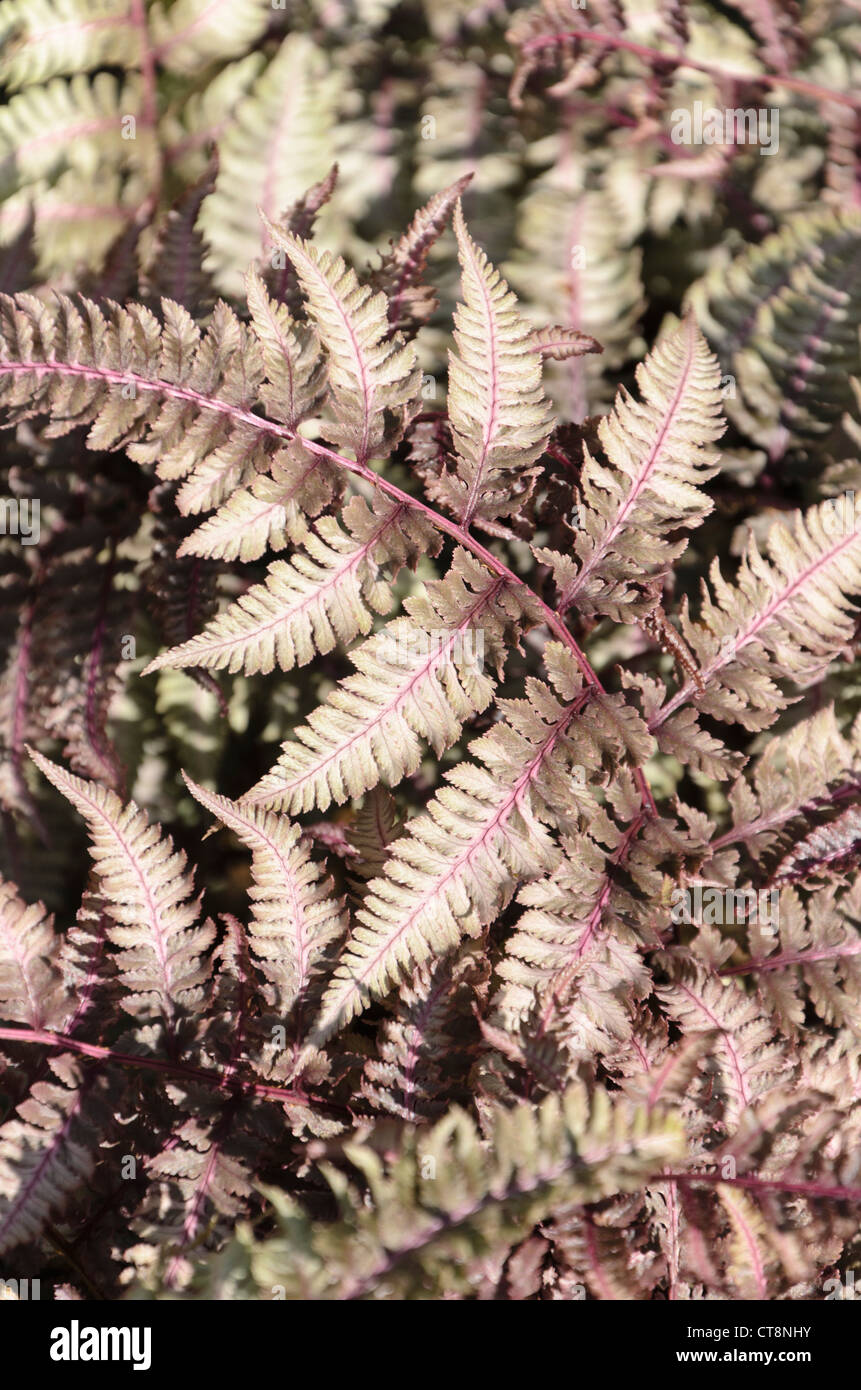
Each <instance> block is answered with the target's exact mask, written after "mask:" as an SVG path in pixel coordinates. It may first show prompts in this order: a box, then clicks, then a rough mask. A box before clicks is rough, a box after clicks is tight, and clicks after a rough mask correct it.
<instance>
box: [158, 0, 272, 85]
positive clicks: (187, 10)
mask: <svg viewBox="0 0 861 1390" xmlns="http://www.w3.org/2000/svg"><path fill="white" fill-rule="evenodd" d="M270 17H271V7H270V5H269V2H268V0H174V2H173V3H172V4H170V5H168V6H165V5H164V4H161V3H157V4H155V5H153V6H152V7H151V8H150V10H149V11H148V14H147V23H148V26H149V29H150V35H151V39H152V50H153V58H154V59H155V61H156V62H157V63H158V64H159V65H160V66H161V67H163V68H166V69H167V71H168V72H175V73H188V74H191V73H197V72H201V71H205V70H206V68H207V67H208V65H209V64H210V63H213V62H217V61H219V60H224V59H227V58H239V57H241V56H242V54H244V53H247V52H248V50H249V49H250V48H252V47H253V46H254V44H255V43H256V41H257V40H258V39H259V38H260V37H261V35H262V34H263V33H264V32H265V30H266V26H267V24H268V23H269V19H270Z"/></svg>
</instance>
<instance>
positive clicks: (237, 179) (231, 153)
mask: <svg viewBox="0 0 861 1390" xmlns="http://www.w3.org/2000/svg"><path fill="white" fill-rule="evenodd" d="M245 3H247V0H245ZM336 95H337V78H336V76H335V74H334V73H333V72H332V71H331V70H330V68H329V64H328V60H327V58H326V55H325V54H324V53H323V51H322V49H320V48H319V47H318V46H317V45H316V44H315V43H314V42H313V41H312V39H311V38H309V37H308V36H307V35H305V34H302V33H292V34H289V35H288V36H287V38H285V39H284V40H283V42H282V44H281V47H280V48H279V49H278V51H277V53H276V54H275V57H274V58H273V59H272V61H271V62H270V63H269V64H268V66H267V67H266V69H265V70H264V72H263V73H262V74H261V75H260V76H259V77H258V78H257V80H256V81H255V83H254V85H253V87H252V88H251V91H250V92H248V93H247V95H245V96H243V97H242V99H241V100H240V101H239V103H238V105H237V107H236V110H235V112H234V114H233V118H232V120H231V122H230V125H229V126H228V128H227V129H226V130H225V131H224V133H223V135H222V137H221V139H220V140H219V143H218V154H219V169H218V177H217V179H216V183H215V189H214V190H213V192H212V193H211V194H210V196H209V197H208V198H207V199H206V201H205V202H204V204H203V206H202V208H201V210H200V219H199V222H198V227H199V229H200V230H201V231H202V232H203V234H204V236H205V238H206V241H207V243H208V245H209V249H210V254H209V257H208V259H207V261H206V269H207V270H209V271H210V273H211V274H212V276H213V278H214V280H215V284H216V287H217V288H218V289H219V291H220V292H221V293H222V294H228V295H234V296H238V295H239V294H240V293H241V291H242V276H243V274H244V272H245V269H246V267H247V266H248V265H250V264H251V263H252V262H253V261H254V260H256V259H257V257H258V256H260V254H261V252H262V251H263V250H264V249H265V241H264V239H263V237H262V236H261V225H260V215H259V212H258V209H260V210H262V212H263V214H264V216H265V217H266V218H270V219H273V218H276V217H278V216H279V215H280V214H281V213H282V212H283V210H284V209H285V208H287V207H290V206H291V204H293V203H295V202H296V200H297V199H299V198H300V197H301V196H302V195H303V194H304V192H305V190H306V189H307V188H308V187H309V186H310V185H311V184H312V183H314V181H315V180H316V179H321V178H322V177H323V175H324V174H325V173H326V170H327V169H329V168H330V167H331V164H332V161H333V156H334V150H333V145H332V130H333V125H334V116H335V105H336ZM287 148H289V152H290V153H289V158H285V149H287Z"/></svg>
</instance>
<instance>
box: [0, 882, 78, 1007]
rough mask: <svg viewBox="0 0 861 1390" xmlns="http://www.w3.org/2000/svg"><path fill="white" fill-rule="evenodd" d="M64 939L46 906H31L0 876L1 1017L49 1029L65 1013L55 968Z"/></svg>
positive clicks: (36, 904)
mask: <svg viewBox="0 0 861 1390" xmlns="http://www.w3.org/2000/svg"><path fill="white" fill-rule="evenodd" d="M59 947H60V938H59V937H58V936H57V935H55V932H54V919H53V917H49V916H48V914H47V912H46V911H45V908H44V906H43V905H42V903H32V904H30V905H28V904H27V903H25V902H23V901H22V900H21V898H19V897H18V894H17V893H16V891H15V885H14V884H13V883H7V882H5V881H4V880H3V879H2V878H0V1014H2V1016H3V1017H4V1018H7V1019H12V1020H15V1021H16V1022H21V1023H29V1024H30V1026H31V1027H32V1028H44V1027H50V1025H51V1024H52V1023H56V1022H57V1019H58V1017H59V1015H60V1014H62V1012H63V993H64V992H63V989H62V977H61V974H60V971H59V968H58V965H57V957H58V951H59Z"/></svg>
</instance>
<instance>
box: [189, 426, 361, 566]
mask: <svg viewBox="0 0 861 1390" xmlns="http://www.w3.org/2000/svg"><path fill="white" fill-rule="evenodd" d="M201 485H202V487H203V489H204V491H205V499H206V500H211V497H212V493H211V491H210V483H209V480H208V479H207V480H198V481H195V482H190V483H186V484H185V485H184V486H183V487H182V488H181V489H180V493H179V495H178V497H177V505H178V506H179V507H180V509H181V510H182V509H185V508H189V509H191V508H193V509H194V510H198V504H199V502H200V501H201V500H204V499H202V498H201ZM225 485H227V486H229V483H228V484H225V483H224V482H223V481H219V482H218V483H217V484H216V486H217V487H218V489H219V491H223V490H224V487H225ZM336 486H337V478H336V470H335V469H334V468H333V467H331V466H330V465H327V464H326V463H325V462H324V461H323V460H322V459H321V458H320V457H319V456H317V455H313V454H312V455H310V456H309V454H308V452H307V450H305V449H303V448H302V446H301V444H296V445H288V447H287V448H286V449H280V450H279V451H278V453H277V454H274V455H273V457H272V460H271V462H270V464H269V469H268V472H265V473H258V474H257V475H256V476H255V478H254V481H253V482H252V483H251V485H250V487H243V488H235V490H234V491H233V492H231V493H230V496H229V497H228V498H227V501H226V502H224V503H222V505H221V506H220V507H219V508H218V511H217V512H215V513H214V514H213V515H212V516H211V517H209V518H208V519H207V520H206V521H204V522H203V524H202V525H201V526H198V528H197V530H196V531H193V532H192V534H191V535H190V536H187V537H186V538H185V540H184V541H183V542H182V545H181V546H180V547H179V550H178V551H177V554H178V555H199V556H201V557H202V558H204V557H205V558H207V559H210V560H243V561H248V560H257V559H259V558H260V556H261V555H263V554H264V552H265V551H267V550H283V549H284V548H285V547H286V546H287V545H288V544H289V543H290V542H291V541H292V542H293V544H294V545H300V544H303V543H307V544H308V545H309V546H311V547H313V548H316V545H317V543H316V541H315V540H314V538H313V533H312V532H310V531H309V526H308V522H309V519H311V518H314V517H317V516H319V514H320V513H321V512H322V511H323V510H324V509H325V508H326V507H328V506H329V505H330V504H331V503H332V500H333V497H334V494H335V491H336ZM324 529H325V523H324Z"/></svg>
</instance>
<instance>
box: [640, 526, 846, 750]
mask: <svg viewBox="0 0 861 1390" xmlns="http://www.w3.org/2000/svg"><path fill="white" fill-rule="evenodd" d="M858 535H859V533H858V532H856V531H850V532H849V534H848V536H845V537H844V539H843V540H842V541H841V542H840V544H839V545H835V546H834V547H833V548H832V549H831V550H829V551H828V552H827V554H825V555H818V556H817V558H816V559H815V560H814V562H813V564H812V565H808V567H807V569H805V570H802V572H801V573H800V574H799V575H797V576H796V578H795V579H793V581H792V583H791V584H790V585H789V587H788V588H786V589H784V590H782V591H781V592H780V593H779V594H778V595H777V596H776V597H775V598H774V599H772V601H771V603H770V604H768V606H767V607H766V608H765V609H764V610H763V611H762V613H760V614H758V615H757V617H756V618H755V619H754V621H753V622H752V623H751V625H750V627H749V628H748V629H747V631H746V632H744V633H742V634H741V635H740V637H739V640H738V642H737V643H736V644H735V645H734V646H733V649H732V651H730V652H727V653H726V654H725V655H724V656H723V657H722V658H716V659H715V660H714V661H712V662H710V663H709V665H708V666H706V667H704V668H703V670H702V671H701V672H700V679H701V680H702V682H703V684H704V685H707V684H708V682H709V680H710V679H711V677H712V676H713V675H714V674H715V672H717V671H720V670H722V669H723V667H724V666H728V665H729V664H730V663H731V662H732V661H735V659H736V657H737V656H738V654H739V652H740V651H742V650H743V649H744V648H745V647H746V646H747V645H748V643H749V642H752V641H753V639H754V637H755V636H756V634H757V633H758V632H759V630H760V629H761V628H762V627H763V625H764V624H765V623H767V622H768V621H769V619H770V618H772V617H773V616H774V614H775V613H777V612H778V611H779V609H781V608H782V607H783V605H784V604H786V603H789V602H790V600H791V599H792V597H793V596H794V594H795V593H796V592H797V591H798V589H800V588H801V586H802V585H803V584H806V583H807V580H808V579H810V578H811V577H812V576H813V575H815V574H818V573H819V571H820V570H822V569H824V568H825V566H826V565H829V564H830V563H831V561H832V560H833V559H835V558H836V556H838V555H840V554H842V552H843V551H844V550H845V549H846V548H847V546H850V545H852V543H853V542H854V541H857V540H858ZM692 690H693V685H692V683H691V682H688V684H687V685H685V686H683V688H682V689H681V690H679V691H678V692H677V693H676V694H675V695H674V696H673V698H672V700H671V701H670V703H669V704H668V705H665V706H664V708H663V709H662V710H659V711H658V713H657V715H655V717H654V718H653V719H650V720H649V733H654V731H655V729H659V728H660V727H661V725H662V724H663V723H664V722H665V720H667V719H669V717H670V715H671V714H673V713H675V711H676V710H677V709H678V707H679V705H682V704H684V702H685V701H686V700H687V699H688V697H689V695H690V693H691V691H692Z"/></svg>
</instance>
